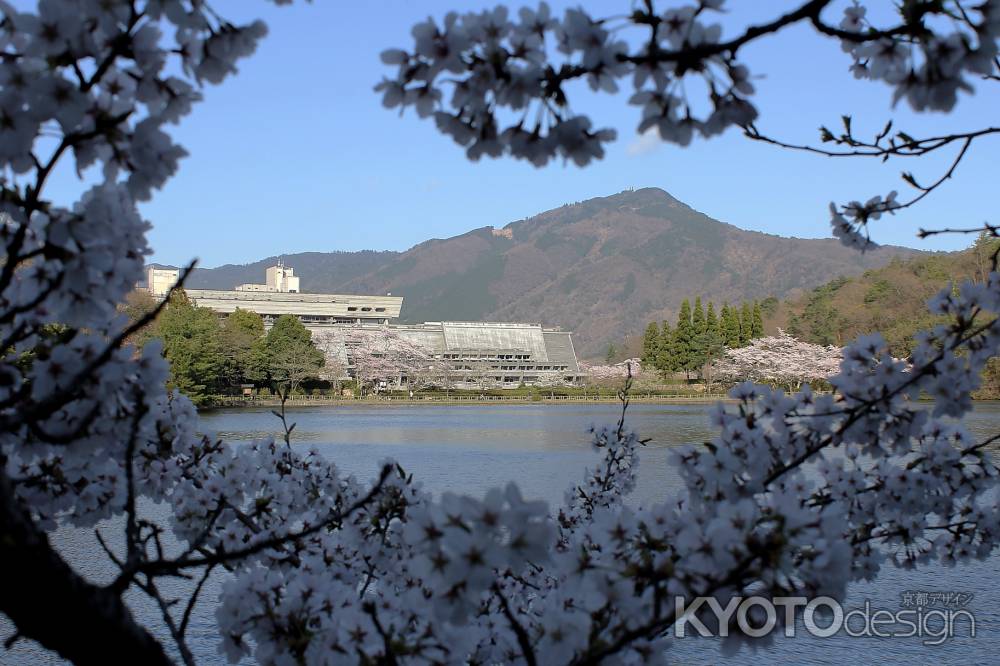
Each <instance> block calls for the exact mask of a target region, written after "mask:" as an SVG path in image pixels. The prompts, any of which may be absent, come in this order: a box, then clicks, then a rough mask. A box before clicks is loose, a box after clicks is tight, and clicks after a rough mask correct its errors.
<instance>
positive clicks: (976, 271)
mask: <svg viewBox="0 0 1000 666" xmlns="http://www.w3.org/2000/svg"><path fill="white" fill-rule="evenodd" d="M998 244H1000V241H997V240H991V239H987V238H980V239H979V240H978V241H977V242H976V243H975V244H974V245H973V246H972V247H970V248H969V249H967V250H962V251H960V252H949V253H941V254H933V255H924V256H919V257H915V258H911V259H905V260H904V259H899V258H895V259H893V260H892V261H890V262H889V263H888V264H887V265H885V266H883V267H881V268H876V269H872V270H868V271H865V272H864V273H862V274H860V275H856V276H853V277H840V278H837V279H835V280H833V281H831V282H828V283H826V284H824V285H822V286H819V287H816V288H815V289H813V290H812V291H810V292H808V293H806V294H804V295H802V296H800V297H798V298H793V299H790V300H786V301H782V302H780V303H777V304H776V305H775V307H774V309H773V310H771V311H770V312H769V313H767V316H766V317H765V319H764V329H765V331H767V332H768V333H770V332H773V331H775V330H776V329H778V328H782V329H784V330H786V331H788V332H789V333H791V334H792V335H794V336H795V337H797V338H800V339H802V340H807V341H809V342H815V343H817V344H834V345H837V346H843V345H845V344H847V343H848V342H850V341H851V340H853V339H854V338H856V337H857V336H859V335H863V334H866V333H874V332H876V331H877V332H879V333H881V334H882V336H883V337H884V338H885V340H886V342H888V343H889V348H890V351H891V352H892V354H893V356H896V357H899V358H905V357H907V356H909V354H910V352H911V351H912V350H913V345H914V340H913V335H914V333H916V332H917V331H920V330H923V329H927V328H930V327H932V326H934V325H935V324H937V323H940V318H939V317H936V316H933V315H931V314H930V312H928V310H927V301H928V300H929V299H930V298H931V297H932V296H933V295H934V294H936V293H938V292H939V291H941V289H943V288H945V287H947V286H948V284H949V283H953V284H959V283H961V282H963V281H965V280H973V281H976V282H983V281H984V280H985V279H986V278H987V276H988V275H989V271H990V265H991V264H990V257H991V256H992V254H993V253H994V252H995V251H996V250H997V246H998Z"/></svg>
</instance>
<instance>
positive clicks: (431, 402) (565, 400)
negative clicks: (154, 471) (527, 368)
mask: <svg viewBox="0 0 1000 666" xmlns="http://www.w3.org/2000/svg"><path fill="white" fill-rule="evenodd" d="M620 402H621V400H619V398H617V397H613V396H600V397H583V396H579V397H578V396H556V397H549V396H545V397H542V398H541V399H538V398H535V399H533V398H531V397H523V396H510V397H507V396H487V397H485V398H479V397H452V398H306V399H301V398H299V399H290V400H288V401H287V402H285V407H286V408H287V407H296V408H298V407H350V406H353V405H364V406H373V407H379V406H383V407H396V406H402V407H421V406H426V407H432V406H456V405H483V406H488V405H498V404H504V405H538V404H587V403H593V404H619V403H620ZM629 402H630V403H633V404H635V403H643V404H651V405H657V404H659V405H686V404H714V403H716V402H735V401H734V400H733V399H732V398H730V397H729V396H728V395H726V394H721V393H720V394H718V395H715V394H712V395H707V396H656V395H631V396H629ZM275 407H281V401H280V400H278V399H276V398H255V399H253V400H246V399H242V398H234V399H230V400H223V401H220V402H218V403H214V404H211V405H205V406H203V407H199V408H198V410H199V411H210V410H214V409H231V408H237V409H246V408H275Z"/></svg>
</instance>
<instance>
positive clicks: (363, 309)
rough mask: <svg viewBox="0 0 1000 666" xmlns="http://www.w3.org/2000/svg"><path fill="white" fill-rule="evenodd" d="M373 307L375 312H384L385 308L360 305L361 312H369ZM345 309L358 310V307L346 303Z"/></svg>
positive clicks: (349, 310)
mask: <svg viewBox="0 0 1000 666" xmlns="http://www.w3.org/2000/svg"><path fill="white" fill-rule="evenodd" d="M373 309H374V310H375V312H385V308H370V307H368V306H367V305H366V306H364V307H362V308H361V311H362V312H371V311H372V310H373ZM347 311H348V312H357V311H358V307H357V306H356V305H348V306H347Z"/></svg>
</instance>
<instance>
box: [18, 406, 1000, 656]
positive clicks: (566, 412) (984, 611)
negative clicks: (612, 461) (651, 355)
mask: <svg viewBox="0 0 1000 666" xmlns="http://www.w3.org/2000/svg"><path fill="white" fill-rule="evenodd" d="M709 409H710V405H697V404H694V405H692V404H686V405H650V404H642V405H633V406H632V407H630V408H629V412H628V416H627V424H628V426H629V427H631V428H632V429H634V430H636V431H637V432H639V433H640V435H641V436H642V437H644V438H649V439H650V441H649V443H648V444H647V445H646V446H645V447H644V448H643V449H642V451H641V453H640V456H641V460H642V464H641V465H640V472H639V479H638V483H637V486H636V490H635V493H634V495H633V497H632V499H631V501H630V503H633V504H650V503H652V502H657V501H661V500H663V499H666V498H667V497H669V496H670V495H672V494H673V493H674V492H676V491H677V489H678V488H679V486H680V481H679V478H678V475H677V474H676V471H675V470H672V469H671V468H670V466H669V465H668V463H667V456H668V453H669V451H670V449H671V448H672V447H675V446H677V445H679V444H683V443H689V442H699V441H705V440H706V439H709V438H711V437H712V436H713V434H714V433H713V430H712V429H711V428H710V427H709V425H708V410H709ZM619 414H620V408H619V407H618V406H617V405H613V404H604V403H601V404H598V403H593V404H591V403H585V404H579V403H576V404H549V403H540V404H519V405H498V406H494V405H468V406H464V405H463V406H444V405H437V406H435V405H430V406H422V405H420V406H389V405H386V406H381V405H371V404H365V405H345V406H334V407H329V406H327V407H312V408H300V409H295V410H290V412H289V420H290V421H294V422H295V423H296V428H295V431H294V435H293V439H294V442H296V443H297V445H299V446H303V447H306V446H315V447H316V448H317V449H319V451H321V452H322V453H323V454H324V455H326V456H328V457H329V458H330V459H331V460H333V461H335V462H336V463H337V464H338V465H339V466H340V467H341V468H342V470H344V471H346V472H349V473H353V474H355V475H356V476H358V478H359V479H362V480H367V479H371V478H374V477H375V475H376V474H377V472H378V469H379V463H380V461H382V460H383V459H384V458H387V457H391V458H394V459H395V460H397V461H399V462H400V463H401V464H402V465H403V467H404V468H405V469H406V470H407V471H408V472H412V473H413V474H414V475H415V477H416V478H417V479H419V480H420V481H422V483H423V484H424V487H425V488H427V489H428V490H431V491H432V492H434V493H440V492H443V491H446V490H450V491H454V492H460V493H471V494H475V495H480V494H482V493H483V492H484V491H485V490H487V489H488V488H490V487H493V486H500V485H504V484H506V483H507V482H508V481H511V480H513V481H516V482H517V483H518V484H519V486H520V487H521V489H522V492H523V493H524V495H525V496H526V497H528V498H540V499H545V500H547V501H548V502H549V503H550V504H557V503H559V502H560V501H561V500H562V497H563V493H564V492H565V491H566V489H568V488H569V487H570V486H571V485H572V484H574V483H575V482H577V481H579V480H580V479H582V476H583V471H584V468H585V467H587V466H588V465H593V464H594V462H595V461H596V460H597V459H598V454H597V453H596V452H594V451H593V450H592V449H591V447H590V446H589V441H590V439H589V436H588V433H587V429H588V428H589V427H590V426H591V425H602V424H606V423H612V422H615V421H617V419H618V416H619ZM202 421H203V429H204V430H205V431H206V432H212V433H216V434H217V435H219V436H221V437H223V438H225V439H228V440H230V441H247V440H250V439H252V438H255V437H260V436H263V435H266V434H277V433H278V432H279V431H280V423H279V421H278V420H277V418H276V417H275V416H274V415H273V414H271V412H270V410H265V409H261V410H255V409H239V410H217V411H209V412H206V413H205V414H203V417H202ZM968 425H969V427H970V429H971V430H972V431H974V432H975V433H976V434H977V435H978V436H980V437H983V436H987V435H992V434H995V433H996V432H998V431H1000V404H997V403H980V404H978V405H977V409H976V411H975V413H974V414H973V415H972V416H971V417H970V418H969V419H968ZM82 539H83V536H82V535H80V534H78V533H77V532H76V531H73V530H61V531H60V532H59V533H57V535H56V541H57V542H58V543H60V547H61V548H63V549H64V551H65V552H67V553H69V554H70V557H73V555H74V554H79V555H80V556H81V557H82V553H84V552H85V551H86V548H85V547H84V545H83V542H82V541H81V540H82ZM78 566H80V568H81V570H86V571H88V573H90V574H91V575H93V576H94V577H95V578H97V579H100V578H102V575H101V572H99V571H92V570H89V569H88V566H91V565H88V564H87V563H78ZM95 566H96V565H95ZM998 583H1000V557H998V556H996V555H994V556H993V557H991V558H990V559H988V560H986V561H982V562H974V563H971V564H965V565H960V566H957V567H953V568H946V567H943V566H937V565H934V566H931V567H928V568H925V569H921V570H917V571H903V570H897V569H891V568H886V569H884V570H883V573H882V575H881V576H880V577H879V578H878V579H877V580H876V581H875V582H873V583H858V584H855V585H853V586H852V587H851V589H850V592H849V596H848V598H847V600H846V602H845V604H844V608H845V609H847V610H852V609H861V608H864V606H865V603H866V601H868V602H869V605H870V608H871V609H872V610H873V611H874V610H876V609H887V610H889V611H892V612H896V611H899V610H900V609H901V600H902V599H903V598H904V596H903V595H906V594H910V593H923V592H926V593H969V594H972V595H973V596H972V598H971V600H970V601H968V602H967V604H966V606H965V608H967V609H968V610H970V611H971V613H972V614H973V615H974V617H975V624H976V626H975V630H976V635H975V637H974V638H973V637H970V636H969V631H968V627H967V624H960V625H957V628H956V633H957V634H958V635H957V636H956V637H954V638H948V639H947V640H945V641H944V642H942V643H941V644H940V645H925V644H924V643H925V642H927V640H928V639H927V637H926V636H924V637H918V636H913V637H908V638H902V637H896V638H879V637H873V636H872V637H864V636H860V637H851V636H847V635H846V634H844V633H843V632H841V633H838V634H837V635H835V636H832V637H829V638H815V637H812V636H809V635H808V634H805V633H804V632H799V634H798V635H796V636H795V637H794V638H785V637H779V638H777V639H775V641H774V642H773V644H772V645H770V646H768V647H765V648H763V649H760V650H757V651H756V652H749V651H747V650H744V651H742V652H740V653H739V654H738V655H736V656H735V658H734V659H735V661H737V662H739V663H759V664H770V663H774V662H783V663H798V664H802V663H808V664H843V663H845V662H850V661H854V662H858V663H870V662H875V661H878V662H880V663H882V664H897V663H900V664H901V663H908V664H912V663H929V662H933V663H937V664H942V663H949V664H950V663H955V664H980V663H981V664H987V663H996V658H995V656H996V655H995V651H996V649H997V648H998V647H1000V590H998V589H997V588H998V587H1000V586H998ZM209 598H211V597H209ZM211 605H212V604H211V603H203V604H201V605H200V607H199V610H198V618H197V621H196V622H195V623H194V624H193V630H194V631H195V635H194V640H193V645H192V647H193V648H194V650H195V652H196V653H197V656H198V658H199V662H201V663H224V660H223V659H222V657H221V656H219V655H218V653H217V652H216V644H217V642H218V640H217V638H216V637H215V634H214V633H213V629H212V628H213V613H212V608H211ZM135 606H136V612H137V614H138V615H140V617H142V618H144V619H145V618H146V614H148V613H153V612H154V611H153V609H151V608H149V607H147V606H146V605H145V604H143V603H142V602H141V601H139V600H137V601H136V602H135ZM935 628H936V625H935ZM0 629H6V627H0ZM6 634H7V631H0V637H3V635H6ZM671 653H672V655H673V659H674V660H675V661H677V662H680V663H714V662H717V661H720V660H722V659H724V658H725V657H724V655H723V653H722V652H721V651H720V644H719V642H718V641H717V640H716V639H705V638H691V637H688V638H681V639H675V640H674V641H673V644H672V646H671ZM109 656H110V655H109ZM45 661H51V659H50V658H49V657H47V656H46V655H45V654H43V653H40V652H39V651H38V649H37V647H35V646H32V645H30V644H26V643H23V642H22V643H20V644H19V645H18V646H17V647H15V649H14V650H13V651H12V652H10V653H8V654H7V655H6V656H5V658H4V659H3V662H4V663H44V662H45Z"/></svg>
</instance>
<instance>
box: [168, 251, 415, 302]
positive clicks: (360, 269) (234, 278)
mask: <svg viewBox="0 0 1000 666" xmlns="http://www.w3.org/2000/svg"><path fill="white" fill-rule="evenodd" d="M399 255H400V253H399V252H392V251H389V250H385V251H380V252H376V251H372V250H362V251H361V252H300V253H298V254H289V255H282V256H280V257H279V256H273V257H267V258H265V259H261V260H260V261H255V262H253V263H252V264H225V265H223V266H219V267H217V268H196V269H195V270H194V272H192V273H191V276H190V277H189V278H188V281H187V286H188V287H190V288H191V289H232V288H233V287H235V286H236V285H238V284H246V283H253V282H263V281H264V271H266V270H267V269H268V268H269V267H270V266H274V264H275V263H276V262H277V261H278V260H279V259H282V260H284V261H285V262H286V263H288V265H289V266H291V267H292V268H294V269H295V274H296V275H301V276H302V280H301V284H302V289H303V291H311V292H326V293H329V292H337V291H338V290H339V288H340V285H342V284H344V283H345V282H347V281H349V280H351V279H352V278H354V277H356V276H358V275H364V274H366V273H369V272H372V271H376V270H378V269H380V268H382V267H383V266H387V265H388V264H389V263H390V262H392V261H393V260H394V259H395V258H396V257H398V256H399Z"/></svg>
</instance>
